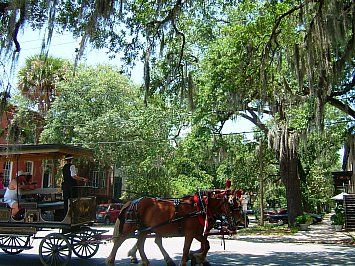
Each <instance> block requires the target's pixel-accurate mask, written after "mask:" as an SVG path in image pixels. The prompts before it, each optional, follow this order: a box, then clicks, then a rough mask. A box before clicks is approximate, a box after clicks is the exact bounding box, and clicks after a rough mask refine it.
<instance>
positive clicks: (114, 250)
mask: <svg viewBox="0 0 355 266" xmlns="http://www.w3.org/2000/svg"><path fill="white" fill-rule="evenodd" d="M125 240H126V237H124V236H120V237H114V238H113V247H112V250H111V253H110V255H109V256H108V257H107V258H106V265H108V266H114V265H115V259H116V254H117V250H118V248H119V247H120V246H121V245H122V243H123V242H124V241H125Z"/></svg>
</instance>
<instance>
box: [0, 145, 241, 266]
mask: <svg viewBox="0 0 355 266" xmlns="http://www.w3.org/2000/svg"><path fill="white" fill-rule="evenodd" d="M66 154H71V155H73V156H92V151H91V150H88V149H83V148H79V147H73V146H68V145H55V144H48V145H0V162H9V161H11V162H12V165H14V166H15V169H16V170H18V167H16V165H18V162H19V161H21V160H34V159H37V160H38V159H41V160H42V159H46V160H48V159H52V160H59V159H62V158H64V156H65V155H66ZM27 193H37V194H41V195H44V194H45V195H46V197H45V198H46V199H47V200H46V201H36V200H35V201H33V200H31V201H29V202H20V206H21V208H22V209H23V210H24V211H25V212H24V216H23V218H22V219H21V220H15V219H14V218H13V217H12V215H11V209H10V208H9V207H8V206H6V204H3V205H0V248H1V249H2V250H3V251H4V252H5V253H8V254H19V253H21V252H22V251H23V250H27V249H31V248H32V247H33V246H32V243H33V239H36V238H41V242H40V244H39V257H40V260H41V262H42V264H43V265H58V266H64V265H67V264H68V263H69V261H70V259H71V254H72V252H73V253H74V254H75V255H76V256H78V257H80V258H91V257H93V256H94V255H95V254H96V253H97V251H98V249H99V245H100V243H101V242H102V239H104V237H102V235H103V234H104V233H105V232H107V231H105V230H96V229H92V228H90V226H91V225H92V224H93V222H94V221H95V215H96V211H95V210H96V199H95V197H93V196H88V195H85V194H83V193H79V196H78V197H77V198H71V199H70V201H69V210H68V213H67V214H66V215H65V216H63V215H62V216H61V215H60V214H61V213H62V211H63V209H64V208H63V207H64V205H63V201H62V200H61V197H59V198H58V197H57V196H58V194H61V189H60V188H42V189H35V190H32V191H27V192H26V193H22V194H27ZM39 198H43V197H39ZM240 209H241V208H240V204H239V199H238V198H236V194H235V193H234V191H233V190H210V191H198V192H197V193H195V194H193V195H188V196H186V197H184V198H181V199H158V198H141V199H137V200H133V201H131V202H128V203H127V204H126V205H125V206H124V208H123V209H122V212H121V214H120V216H119V219H117V222H116V224H115V230H114V234H113V236H106V238H112V239H113V242H114V245H113V248H112V251H111V253H110V254H109V256H108V258H107V261H106V263H107V264H108V265H114V261H115V256H116V252H117V249H118V247H119V246H120V245H121V244H122V242H123V241H124V240H125V239H126V238H128V237H136V238H137V245H136V248H138V249H139V251H140V255H141V258H142V262H143V265H149V261H148V259H147V258H146V256H145V254H144V241H145V238H146V237H147V236H148V235H151V234H153V235H155V237H156V243H157V244H158V246H159V248H160V250H161V251H162V253H163V255H164V259H165V260H166V261H167V264H168V265H175V264H174V263H171V259H170V258H169V255H168V254H167V253H166V251H165V250H164V248H163V246H162V241H161V238H162V237H164V236H169V237H171V236H184V237H185V245H184V249H183V257H182V261H181V265H186V261H187V260H188V259H191V260H193V258H192V257H191V258H190V257H189V254H188V252H189V250H190V245H191V241H192V240H193V239H196V240H198V241H200V242H201V249H200V250H199V252H198V253H195V254H197V255H196V258H195V260H199V261H202V262H203V265H208V264H207V260H206V255H207V252H208V249H209V243H208V240H207V236H208V235H209V234H220V235H224V234H230V233H231V231H229V230H226V228H218V229H217V231H215V232H211V231H210V230H211V228H212V227H213V224H215V222H216V219H220V218H221V217H226V219H227V220H228V226H230V225H233V224H234V225H237V223H238V222H241V221H242V219H241V215H240ZM59 217H60V218H59ZM45 229H57V230H58V231H56V232H54V233H50V234H48V235H45V236H43V237H37V236H36V233H37V232H39V231H42V230H45ZM133 250H134V251H133V253H135V252H136V251H137V250H136V249H133ZM194 256H195V255H194ZM197 257H198V258H197ZM169 259H170V261H169ZM195 263H196V262H195ZM195 263H194V264H191V265H195ZM205 263H206V264H205Z"/></svg>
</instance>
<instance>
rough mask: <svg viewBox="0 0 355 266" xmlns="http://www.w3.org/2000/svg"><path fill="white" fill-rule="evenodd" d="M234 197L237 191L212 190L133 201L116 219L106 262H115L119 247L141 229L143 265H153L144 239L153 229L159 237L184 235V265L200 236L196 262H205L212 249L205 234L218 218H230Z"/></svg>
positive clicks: (138, 244)
mask: <svg viewBox="0 0 355 266" xmlns="http://www.w3.org/2000/svg"><path fill="white" fill-rule="evenodd" d="M234 197H235V195H234V191H233V192H232V191H230V190H210V191H205V192H204V193H203V194H202V193H197V194H195V195H194V196H188V197H185V198H183V199H180V200H178V201H175V202H172V201H170V200H163V199H156V198H141V199H138V200H136V201H134V202H132V203H131V204H130V205H129V206H128V208H124V209H123V210H122V212H121V214H120V217H119V219H118V220H117V222H116V225H115V231H114V238H113V240H114V246H113V248H112V251H111V253H110V255H109V257H108V258H107V259H106V263H107V264H108V265H114V261H115V257H116V253H117V250H118V248H119V247H120V246H121V244H122V243H123V242H124V241H125V239H126V238H127V237H129V236H131V235H132V234H134V232H135V231H136V230H138V232H139V233H138V242H137V246H138V250H139V252H140V255H141V258H142V264H143V265H150V264H149V261H148V259H147V257H146V255H145V253H144V242H145V239H146V237H147V235H148V234H149V233H151V232H154V233H156V234H157V235H160V236H185V243H184V248H183V256H182V259H181V263H180V265H182V266H185V265H186V262H187V260H188V255H189V250H190V246H191V243H192V240H193V238H195V239H197V240H198V241H200V242H201V250H202V251H201V253H199V254H198V255H196V257H197V259H196V261H197V262H198V263H205V262H206V255H207V252H208V250H209V242H208V240H207V235H206V234H205V233H206V232H208V230H210V229H211V227H212V225H213V223H214V220H215V219H216V217H218V216H221V215H225V216H226V217H230V215H231V213H232V209H231V206H232V205H233V204H234ZM166 254H167V253H166ZM206 263H207V262H206ZM206 265H207V264H206Z"/></svg>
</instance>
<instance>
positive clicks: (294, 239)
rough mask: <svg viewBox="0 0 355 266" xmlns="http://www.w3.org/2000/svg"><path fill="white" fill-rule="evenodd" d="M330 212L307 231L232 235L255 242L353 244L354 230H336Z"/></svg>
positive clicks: (238, 238) (237, 238) (354, 238)
mask: <svg viewBox="0 0 355 266" xmlns="http://www.w3.org/2000/svg"><path fill="white" fill-rule="evenodd" d="M330 216H331V214H326V215H325V216H324V218H323V221H322V222H320V223H317V224H313V225H310V226H309V229H308V230H307V231H298V232H297V233H294V234H291V233H290V234H267V235H266V234H263V233H260V234H259V233H255V234H243V233H242V232H241V233H237V234H235V235H234V236H233V239H236V240H249V241H250V240H254V241H256V242H258V241H260V242H287V243H318V244H346V245H353V244H355V231H351V230H346V229H343V230H342V231H341V232H336V231H335V228H334V226H333V225H331V221H330Z"/></svg>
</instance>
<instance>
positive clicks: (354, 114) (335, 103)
mask: <svg viewBox="0 0 355 266" xmlns="http://www.w3.org/2000/svg"><path fill="white" fill-rule="evenodd" d="M327 102H328V103H329V104H331V105H332V106H334V107H335V108H337V109H339V110H341V111H343V112H344V113H346V114H347V115H350V116H351V117H352V118H355V110H354V109H352V108H350V107H349V106H348V105H346V104H344V103H343V102H342V101H340V100H338V99H336V98H334V97H328V99H327Z"/></svg>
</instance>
